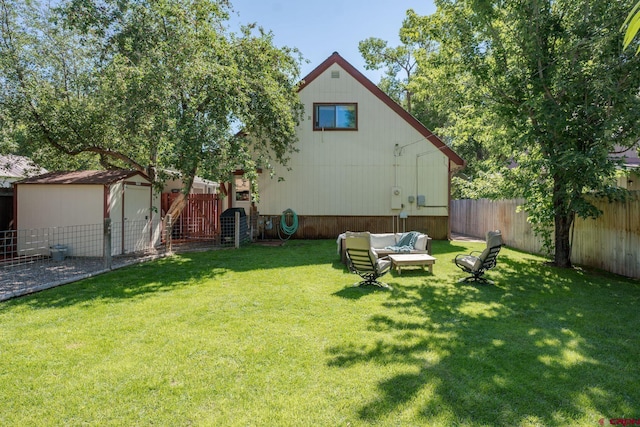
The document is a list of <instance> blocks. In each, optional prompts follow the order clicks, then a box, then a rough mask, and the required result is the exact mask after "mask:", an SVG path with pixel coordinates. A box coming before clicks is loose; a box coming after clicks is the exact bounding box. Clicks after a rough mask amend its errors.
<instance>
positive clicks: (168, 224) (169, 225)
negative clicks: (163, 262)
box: [164, 214, 173, 253]
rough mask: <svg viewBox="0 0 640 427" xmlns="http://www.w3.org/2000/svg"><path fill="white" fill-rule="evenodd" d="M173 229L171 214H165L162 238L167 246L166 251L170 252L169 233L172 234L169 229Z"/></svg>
mask: <svg viewBox="0 0 640 427" xmlns="http://www.w3.org/2000/svg"><path fill="white" fill-rule="evenodd" d="M172 229H173V218H172V217H171V214H167V216H166V217H165V222H164V233H165V236H164V239H165V246H166V248H167V253H171V252H172V250H173V248H172V246H171V245H172V243H173V242H172V241H171V235H172V234H173V233H172V232H171V231H172Z"/></svg>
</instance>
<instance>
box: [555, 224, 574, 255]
mask: <svg viewBox="0 0 640 427" xmlns="http://www.w3.org/2000/svg"><path fill="white" fill-rule="evenodd" d="M572 223H573V216H572V215H567V214H561V213H556V216H555V226H556V231H555V246H556V251H555V256H554V264H555V265H556V266H557V267H562V268H569V267H571V239H570V233H571V224H572Z"/></svg>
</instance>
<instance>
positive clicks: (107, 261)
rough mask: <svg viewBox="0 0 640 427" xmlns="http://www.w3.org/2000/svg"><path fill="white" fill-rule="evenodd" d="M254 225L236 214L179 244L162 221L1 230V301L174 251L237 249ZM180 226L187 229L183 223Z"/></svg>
mask: <svg viewBox="0 0 640 427" xmlns="http://www.w3.org/2000/svg"><path fill="white" fill-rule="evenodd" d="M249 224H250V221H247V217H244V216H242V217H241V216H240V215H239V213H236V214H235V215H234V217H233V218H232V219H231V220H226V221H221V224H220V230H219V233H217V234H216V235H215V236H214V237H213V238H198V237H195V238H190V239H180V240H177V239H175V238H173V237H172V236H173V235H175V234H177V233H175V232H174V230H173V228H174V225H173V224H172V220H171V217H170V216H167V217H166V218H165V219H164V221H160V220H157V221H125V222H112V221H111V220H109V219H107V220H105V222H104V223H103V224H87V225H73V226H64V227H49V228H40V229H29V230H7V231H0V301H4V300H7V299H10V298H14V297H17V296H21V295H25V294H28V293H32V292H36V291H40V290H43V289H47V288H50V287H54V286H58V285H61V284H65V283H70V282H74V281H76V280H80V279H84V278H87V277H91V276H94V275H97V274H101V273H104V272H107V271H110V270H112V269H116V268H120V267H124V266H126V265H130V264H135V263H138V262H144V261H148V260H151V259H155V258H158V257H163V256H167V255H170V254H172V253H174V252H183V251H192V250H211V249H217V248H234V247H239V246H240V245H241V244H245V243H248V242H250V241H251V235H252V233H251V231H250V226H249ZM180 226H184V223H181V225H180Z"/></svg>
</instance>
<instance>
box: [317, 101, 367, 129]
mask: <svg viewBox="0 0 640 427" xmlns="http://www.w3.org/2000/svg"><path fill="white" fill-rule="evenodd" d="M313 130H358V104H356V103H344V104H326V103H322V104H313Z"/></svg>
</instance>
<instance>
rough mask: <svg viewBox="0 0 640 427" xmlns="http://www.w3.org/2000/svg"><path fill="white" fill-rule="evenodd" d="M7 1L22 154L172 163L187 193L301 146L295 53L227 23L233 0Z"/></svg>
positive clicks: (156, 166) (9, 92) (8, 74)
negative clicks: (198, 178)
mask: <svg viewBox="0 0 640 427" xmlns="http://www.w3.org/2000/svg"><path fill="white" fill-rule="evenodd" d="M0 6H1V7H2V10H1V11H0V13H2V16H1V17H0V18H1V19H2V33H1V34H0V53H1V54H2V58H3V59H2V63H1V64H0V78H1V79H2V80H1V81H2V83H3V85H2V93H1V94H0V102H2V107H3V111H7V112H8V114H7V118H10V121H11V123H12V124H13V125H12V127H13V129H14V131H13V132H11V136H12V141H13V143H14V144H16V143H18V144H19V145H20V147H18V148H19V149H21V150H22V151H23V152H24V151H27V152H31V153H34V154H35V155H36V156H38V155H40V156H42V157H43V158H44V159H45V160H46V159H47V158H48V159H49V161H51V159H54V158H56V156H55V155H53V154H52V153H58V156H57V157H58V158H60V157H61V156H59V153H63V154H65V155H66V156H62V157H63V158H69V157H75V156H85V158H88V159H92V160H94V161H99V163H100V164H101V165H102V166H103V167H105V168H114V167H126V168H133V169H137V170H141V171H145V172H147V173H148V174H149V175H150V176H151V177H152V178H154V179H156V178H157V177H158V176H161V175H162V171H164V170H166V169H172V170H177V171H178V172H180V173H181V175H182V177H183V179H184V182H185V185H184V188H183V195H184V194H187V193H188V192H189V190H190V188H191V185H192V183H193V178H194V177H195V175H196V174H200V175H202V176H204V177H206V178H210V179H216V180H218V179H226V178H227V177H228V176H229V172H230V171H231V170H233V169H235V168H238V167H241V168H245V170H247V171H249V172H251V171H254V170H255V166H256V162H257V161H261V162H263V163H265V164H266V163H268V162H270V161H277V162H280V163H286V162H287V160H288V154H289V153H290V152H291V151H292V150H293V149H294V143H295V141H296V136H295V135H296V134H295V126H296V125H297V123H298V121H299V119H300V115H301V113H302V107H301V104H300V102H299V100H298V96H297V91H296V85H297V82H298V80H299V63H300V57H299V54H298V53H297V51H295V50H292V49H289V48H277V47H275V46H274V44H273V38H272V34H271V33H265V32H264V31H262V30H261V29H259V28H255V27H253V26H247V27H244V28H243V29H242V31H241V33H240V34H232V33H228V32H227V30H226V27H225V24H226V19H227V18H228V13H229V11H230V4H229V3H228V2H227V1H224V0H189V1H185V2H175V1H171V0H158V1H146V0H120V1H116V0H70V1H66V2H65V1H63V2H60V3H58V4H57V6H56V8H55V9H50V8H48V7H43V6H40V5H38V4H37V3H33V2H26V3H25V2H21V1H15V0H0ZM3 118H4V117H3ZM240 129H242V130H243V132H239V130H240ZM247 134H250V135H251V139H248V138H246V137H245V136H246V135H247ZM249 141H251V145H249ZM183 205H184V197H182V198H179V199H178V201H177V203H176V204H175V206H174V207H172V211H171V213H174V214H177V213H179V212H180V211H181V208H182V206H183Z"/></svg>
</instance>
